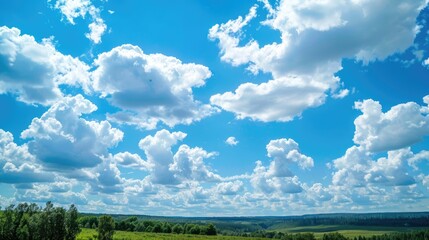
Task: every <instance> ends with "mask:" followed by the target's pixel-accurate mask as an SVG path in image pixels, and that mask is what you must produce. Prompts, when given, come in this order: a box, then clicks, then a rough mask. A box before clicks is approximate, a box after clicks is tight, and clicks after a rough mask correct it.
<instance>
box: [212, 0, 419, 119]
mask: <svg viewBox="0 0 429 240" xmlns="http://www.w3.org/2000/svg"><path fill="white" fill-rule="evenodd" d="M262 2H263V4H264V7H265V8H266V9H267V10H268V11H269V14H268V16H267V19H266V20H265V21H263V22H262V25H265V26H266V27H270V28H272V29H273V30H275V31H278V32H279V33H280V35H281V37H280V39H279V40H280V42H273V43H271V44H267V45H265V46H260V45H259V43H258V41H257V40H254V39H252V40H250V41H249V42H247V43H245V44H241V43H240V42H241V40H242V39H243V38H244V37H243V35H244V30H243V29H244V27H246V26H247V25H249V23H250V22H251V20H252V19H254V18H255V17H256V15H257V7H256V6H253V7H252V8H251V9H250V11H249V14H248V15H247V16H245V17H238V18H237V19H235V20H229V21H228V22H226V23H224V24H220V25H219V24H216V25H215V26H213V27H212V28H211V29H210V31H209V38H210V39H212V40H218V41H219V44H218V45H219V48H220V53H221V59H222V60H223V61H225V62H228V63H230V64H232V65H233V66H238V65H247V66H248V70H249V71H251V72H252V73H254V74H256V73H258V72H259V71H262V72H265V73H270V74H271V75H272V77H273V80H271V81H269V82H267V83H263V84H259V85H256V84H252V83H244V84H242V85H240V86H239V87H238V88H237V89H236V90H235V93H232V92H227V93H224V94H217V95H214V96H213V97H212V99H211V101H212V103H213V104H215V105H218V106H220V107H222V108H223V109H224V110H227V111H231V112H234V113H235V114H236V115H237V117H238V118H246V117H249V118H251V119H254V120H261V121H290V120H292V119H293V118H294V117H296V116H300V115H301V113H302V112H303V111H304V110H305V109H307V108H309V107H316V106H319V105H321V104H323V103H324V102H325V99H326V96H327V95H328V92H329V93H330V94H331V95H332V97H333V98H342V97H344V96H345V95H346V94H347V90H346V89H339V86H341V85H340V80H339V78H337V77H335V73H336V72H338V71H339V70H341V68H342V66H341V61H342V59H343V58H354V59H357V60H359V61H362V62H363V63H365V64H366V63H369V62H371V61H375V60H383V59H385V58H386V57H388V56H390V55H392V54H394V53H397V52H402V51H404V50H406V49H407V48H408V47H409V46H410V45H411V44H412V43H413V41H414V38H415V36H416V34H417V32H418V30H419V28H418V26H417V25H416V18H417V16H418V14H419V12H420V10H421V9H422V8H423V7H424V6H425V5H426V4H427V3H426V1H424V0H414V1H410V2H406V3H401V4H397V3H396V2H392V1H389V0H383V1H381V2H380V1H377V2H371V1H352V2H348V1H339V2H338V1H334V0H327V1H315V0H305V1H298V0H296V1H295V0H293V1H286V0H282V1H279V2H278V5H277V6H276V7H272V6H271V5H270V4H269V2H268V1H262ZM386 9H387V10H386ZM277 89H278V90H277ZM295 92H298V93H300V96H299V97H297V96H296V95H294V94H293V93H295ZM282 93H283V94H282Z"/></svg>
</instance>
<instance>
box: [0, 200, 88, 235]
mask: <svg viewBox="0 0 429 240" xmlns="http://www.w3.org/2000/svg"><path fill="white" fill-rule="evenodd" d="M77 216H78V212H77V209H76V207H74V205H72V206H71V207H70V209H69V211H67V212H66V211H65V209H64V208H62V207H54V205H53V204H52V203H51V202H47V203H46V206H45V208H43V209H42V208H40V207H39V206H37V205H36V204H34V203H33V204H28V203H20V204H18V205H16V206H15V205H10V206H9V207H7V208H6V209H5V210H4V211H3V213H2V214H0V239H2V240H3V239H4V240H51V239H55V240H62V239H66V240H73V239H76V236H77V234H78V233H79V232H80V228H79V225H77Z"/></svg>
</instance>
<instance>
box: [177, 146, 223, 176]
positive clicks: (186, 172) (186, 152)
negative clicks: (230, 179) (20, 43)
mask: <svg viewBox="0 0 429 240" xmlns="http://www.w3.org/2000/svg"><path fill="white" fill-rule="evenodd" d="M215 155H216V153H208V152H207V151H205V150H204V149H202V148H199V147H195V148H190V147H189V146H187V145H181V146H180V147H179V149H178V150H177V152H176V154H174V157H173V163H172V164H171V165H170V167H169V170H170V171H171V172H173V173H174V175H175V176H176V177H177V178H179V179H190V180H195V181H219V180H220V179H221V177H220V176H219V175H217V174H215V173H213V172H211V171H210V170H209V169H208V167H207V166H206V165H205V163H204V159H206V158H211V157H213V156H215Z"/></svg>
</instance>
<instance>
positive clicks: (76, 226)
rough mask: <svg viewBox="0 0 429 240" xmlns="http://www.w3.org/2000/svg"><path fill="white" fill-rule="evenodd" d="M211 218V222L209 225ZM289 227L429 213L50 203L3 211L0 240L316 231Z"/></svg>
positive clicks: (399, 222)
mask: <svg viewBox="0 0 429 240" xmlns="http://www.w3.org/2000/svg"><path fill="white" fill-rule="evenodd" d="M209 220H212V222H213V223H210V221H209ZM289 224H294V225H295V226H298V225H299V224H301V226H308V225H323V224H325V225H326V224H337V225H341V224H343V225H353V224H356V225H360V226H368V225H370V226H401V227H404V226H405V227H407V226H419V227H422V226H424V227H428V225H429V214H428V213H407V214H402V213H401V214H391V213H388V214H363V215H354V214H352V215H350V214H339V215H309V216H301V217H266V218H259V217H256V218H163V217H149V216H126V215H125V216H124V215H113V217H112V216H107V215H95V214H79V212H78V210H77V208H76V206H74V205H71V206H70V207H69V208H68V209H67V210H66V209H64V208H63V207H54V205H53V204H52V203H51V202H47V203H46V205H45V206H44V207H39V206H38V205H36V204H34V203H33V204H27V203H21V204H18V205H11V206H9V207H7V208H5V209H3V210H2V211H0V239H1V240H51V239H55V240H74V239H76V236H77V235H78V234H79V233H80V231H81V228H93V229H96V230H97V238H98V239H103V240H104V239H106V240H108V239H113V234H114V232H115V231H129V232H151V233H171V234H198V235H217V234H221V235H230V236H242V237H261V238H271V239H284V240H314V239H315V236H314V234H312V233H295V234H291V233H285V232H282V231H275V229H276V228H277V229H280V228H281V227H284V226H286V225H289ZM338 239H339V240H343V239H347V238H346V237H344V236H343V235H341V234H339V233H335V232H334V233H329V234H325V235H324V236H323V240H338ZM403 239H411V240H412V239H416V240H420V239H422V240H423V239H424V240H429V230H424V231H423V230H422V231H414V232H404V233H392V234H385V235H381V236H373V237H369V238H368V237H362V236H360V237H355V238H354V239H353V240H403Z"/></svg>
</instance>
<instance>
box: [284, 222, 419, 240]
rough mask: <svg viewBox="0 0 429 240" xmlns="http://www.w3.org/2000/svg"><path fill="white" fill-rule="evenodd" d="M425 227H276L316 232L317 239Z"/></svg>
mask: <svg viewBox="0 0 429 240" xmlns="http://www.w3.org/2000/svg"><path fill="white" fill-rule="evenodd" d="M421 229H424V228H410V227H379V226H349V225H318V226H300V227H287V228H282V229H276V230H277V231H282V232H287V233H307V232H308V233H314V235H315V236H316V238H317V239H321V238H322V237H323V234H325V233H330V232H339V233H341V234H342V235H344V236H345V237H348V238H354V237H357V236H364V237H371V236H376V235H383V234H389V233H393V232H408V231H414V230H421Z"/></svg>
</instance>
